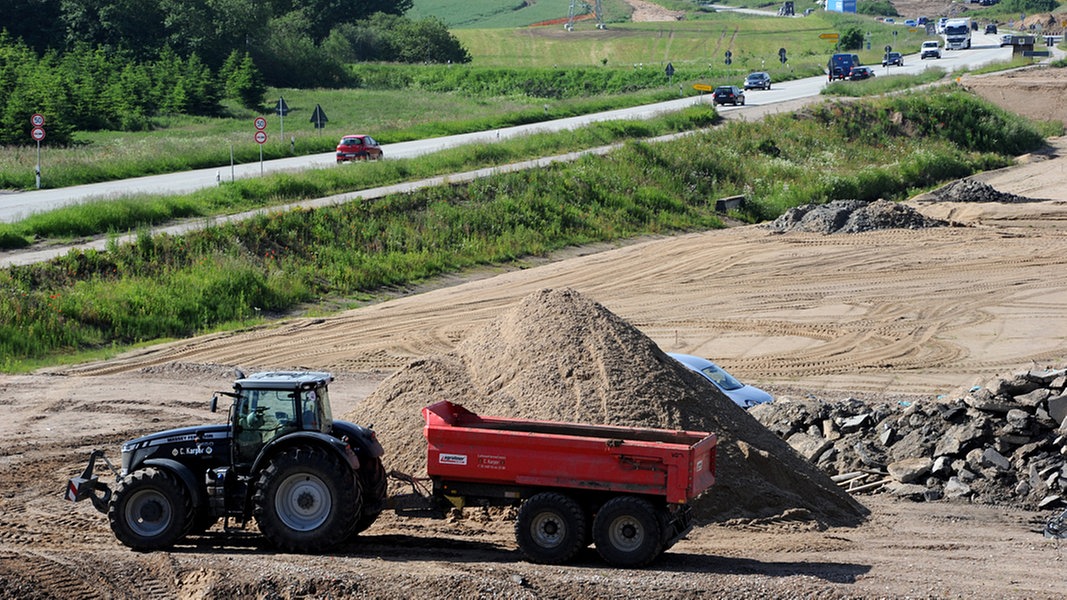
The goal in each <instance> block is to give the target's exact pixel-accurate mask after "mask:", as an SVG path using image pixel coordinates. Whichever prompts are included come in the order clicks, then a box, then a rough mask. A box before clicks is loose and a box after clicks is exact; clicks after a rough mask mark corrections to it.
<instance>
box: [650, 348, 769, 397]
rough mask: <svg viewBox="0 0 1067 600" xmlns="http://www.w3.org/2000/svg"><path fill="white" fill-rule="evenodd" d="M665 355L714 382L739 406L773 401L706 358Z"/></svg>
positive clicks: (759, 390)
mask: <svg viewBox="0 0 1067 600" xmlns="http://www.w3.org/2000/svg"><path fill="white" fill-rule="evenodd" d="M667 356H670V357H671V358H673V359H674V360H676V361H678V362H680V363H682V364H683V365H684V366H685V367H687V368H688V369H689V370H690V371H694V372H696V373H699V374H700V375H702V376H703V377H704V379H707V380H708V381H710V382H712V383H713V384H715V387H717V388H719V389H720V390H722V393H724V394H726V397H727V398H729V399H731V400H733V401H734V404H736V405H738V406H740V407H741V408H751V407H753V406H755V405H757V404H766V403H768V402H774V397H773V396H771V395H770V394H768V393H767V392H765V391H763V390H761V389H759V388H758V387H754V386H751V385H748V384H745V383H741V382H740V381H738V380H737V379H736V378H735V377H734V376H733V375H730V374H729V373H727V372H726V371H724V370H723V369H722V367H720V366H719V365H717V364H715V363H713V362H711V361H710V360H708V359H706V358H700V357H699V356H693V355H691V354H676V353H674V352H668V353H667Z"/></svg>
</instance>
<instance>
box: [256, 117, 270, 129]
mask: <svg viewBox="0 0 1067 600" xmlns="http://www.w3.org/2000/svg"><path fill="white" fill-rule="evenodd" d="M266 128H267V120H266V119H264V118H263V117H256V129H258V130H260V131H263V130H264V129H266Z"/></svg>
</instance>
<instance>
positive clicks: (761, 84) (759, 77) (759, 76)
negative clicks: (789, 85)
mask: <svg viewBox="0 0 1067 600" xmlns="http://www.w3.org/2000/svg"><path fill="white" fill-rule="evenodd" d="M757 89H758V90H769V89H771V76H770V74H769V73H765V72H763V71H757V72H755V73H752V74H750V75H749V76H748V77H746V78H745V90H757Z"/></svg>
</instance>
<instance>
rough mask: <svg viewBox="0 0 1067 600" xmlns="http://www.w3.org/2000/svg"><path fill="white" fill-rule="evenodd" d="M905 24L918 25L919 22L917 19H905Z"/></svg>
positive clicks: (909, 25)
mask: <svg viewBox="0 0 1067 600" xmlns="http://www.w3.org/2000/svg"><path fill="white" fill-rule="evenodd" d="M904 26H905V27H918V26H919V23H918V21H916V20H915V19H906V20H905V21H904Z"/></svg>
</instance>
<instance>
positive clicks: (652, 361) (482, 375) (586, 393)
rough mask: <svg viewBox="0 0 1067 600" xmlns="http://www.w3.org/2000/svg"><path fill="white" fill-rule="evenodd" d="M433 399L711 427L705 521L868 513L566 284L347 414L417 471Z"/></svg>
mask: <svg viewBox="0 0 1067 600" xmlns="http://www.w3.org/2000/svg"><path fill="white" fill-rule="evenodd" d="M439 400H450V401H452V402H456V403H459V404H462V405H463V406H465V407H467V408H468V409H470V410H472V411H474V412H476V413H481V414H485V415H494V416H508V417H516V418H526V419H545V420H554V421H575V422H583V423H594V424H611V425H629V426H641V427H657V428H668V429H679V428H681V429H689V430H697V431H711V432H715V433H716V434H718V436H719V455H718V456H719V458H718V481H717V483H716V485H715V486H714V487H713V488H712V490H710V491H709V492H708V493H707V494H705V495H704V496H702V497H701V498H700V499H698V500H697V502H696V503H695V509H696V513H697V515H698V517H699V518H701V519H704V520H725V519H732V518H763V517H773V516H777V515H781V514H783V513H785V512H787V511H791V512H790V514H791V515H804V514H805V512H804V511H807V512H808V513H810V516H811V517H812V518H814V519H816V520H818V521H819V522H820V523H824V524H828V525H849V524H855V523H858V522H860V521H861V520H862V519H863V517H864V516H865V515H866V514H867V511H866V509H865V508H864V507H863V506H862V505H860V504H859V503H858V502H856V501H855V500H854V499H853V498H852V497H851V496H849V495H848V494H846V493H845V492H843V491H841V490H840V489H839V488H838V487H837V486H836V485H834V483H833V482H832V481H830V479H829V478H828V477H827V476H826V475H824V474H823V473H821V472H820V471H819V470H818V469H816V468H815V467H814V466H813V465H812V464H810V463H809V462H808V461H806V460H804V459H803V458H801V457H800V456H799V455H798V454H797V453H796V452H795V451H794V450H793V449H792V448H791V447H790V446H789V445H788V444H786V443H785V442H783V441H782V440H780V439H779V438H778V437H777V436H775V435H774V434H773V433H771V432H770V431H768V430H767V429H766V428H765V427H764V426H763V425H761V424H760V423H759V422H757V421H756V420H755V419H753V418H752V417H751V416H750V415H749V414H748V413H746V412H745V411H744V410H742V409H741V408H739V407H738V406H737V405H735V404H734V403H733V402H731V401H730V400H729V399H728V398H726V397H725V396H724V395H722V394H721V393H720V392H719V391H718V389H717V388H715V387H714V386H713V385H711V384H710V383H708V382H707V381H705V380H704V379H703V378H701V377H700V376H698V375H696V374H694V373H692V372H690V371H688V370H687V369H685V368H684V367H682V366H681V365H679V364H678V363H676V362H675V361H674V360H672V359H671V358H670V357H668V356H667V355H666V354H664V353H663V351H661V350H660V349H659V347H658V346H656V344H655V343H653V342H652V340H650V339H649V338H648V337H646V336H645V335H644V334H643V333H641V332H640V331H638V330H637V329H636V328H635V327H633V326H631V325H630V324H628V323H626V322H625V321H623V320H622V319H620V318H619V317H618V316H616V315H615V314H613V313H611V312H610V311H608V310H607V309H606V308H604V307H603V306H601V305H600V304H598V303H596V302H593V301H591V300H589V299H587V298H584V297H583V296H581V295H580V294H579V293H577V292H575V291H573V290H567V289H564V290H541V291H538V292H535V293H533V294H531V295H530V296H528V297H526V298H525V299H524V300H522V301H521V302H520V303H519V304H518V305H516V306H515V307H514V308H512V309H511V310H510V311H508V312H506V313H505V314H503V315H501V316H500V317H499V318H498V319H497V320H495V321H494V322H491V323H490V324H488V325H487V326H486V327H485V328H484V329H483V330H481V331H480V332H477V333H475V334H473V335H472V336H470V337H469V338H468V339H466V340H464V341H463V342H462V343H460V344H459V345H458V346H457V347H456V349H455V350H454V351H452V352H450V353H448V354H444V355H436V356H431V357H428V358H424V359H421V360H418V361H415V362H413V363H411V364H410V365H408V366H407V367H405V368H404V369H402V370H400V371H398V372H397V373H395V374H394V375H393V376H391V377H389V378H388V379H387V380H385V381H383V382H382V384H381V385H380V386H379V387H378V388H377V389H376V390H375V391H374V393H373V394H371V395H370V396H369V397H368V398H366V399H365V400H364V401H363V402H362V403H361V405H360V408H359V410H358V413H353V414H351V415H346V418H350V420H353V421H358V422H362V423H372V424H373V426H374V428H375V430H376V431H377V432H378V437H379V439H380V440H381V442H382V445H383V446H385V450H386V457H385V462H386V468H387V469H397V470H400V471H404V472H407V473H412V474H419V475H424V474H425V452H426V443H425V440H424V438H423V436H422V426H423V422H422V416H421V412H420V409H421V408H422V407H423V406H426V405H428V404H431V403H434V402H437V401H439ZM798 509H799V510H798Z"/></svg>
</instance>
